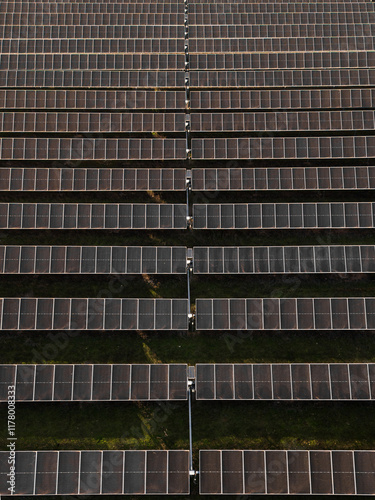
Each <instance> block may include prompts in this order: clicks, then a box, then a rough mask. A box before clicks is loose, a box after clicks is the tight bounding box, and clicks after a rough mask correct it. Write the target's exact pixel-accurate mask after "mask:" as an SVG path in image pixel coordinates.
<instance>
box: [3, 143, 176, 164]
mask: <svg viewBox="0 0 375 500" xmlns="http://www.w3.org/2000/svg"><path fill="white" fill-rule="evenodd" d="M0 151H1V159H2V160H20V159H28V160H72V161H78V160H157V159H158V160H162V159H164V160H178V159H185V158H186V145H185V140H184V139H88V138H85V139H79V138H75V139H68V138H66V139H62V138H53V139H52V138H49V139H47V138H37V139H34V138H26V139H25V138H21V137H20V138H2V139H0Z"/></svg>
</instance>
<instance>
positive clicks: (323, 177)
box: [0, 166, 375, 191]
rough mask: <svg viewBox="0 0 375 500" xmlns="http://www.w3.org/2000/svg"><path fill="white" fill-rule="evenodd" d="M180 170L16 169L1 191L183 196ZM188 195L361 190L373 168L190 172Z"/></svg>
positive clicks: (372, 179) (0, 179) (8, 172)
mask: <svg viewBox="0 0 375 500" xmlns="http://www.w3.org/2000/svg"><path fill="white" fill-rule="evenodd" d="M186 182H187V177H186V169H184V168H150V169H148V168H124V169H121V168H83V167H80V168H53V167H51V168H31V167H27V168H17V167H10V168H6V167H3V168H2V169H1V171H0V190H1V191H159V190H160V191H185V189H186ZM191 188H192V190H193V191H265V190H282V191H290V190H312V191H314V190H327V189H329V190H342V189H347V190H365V189H374V188H375V167H371V166H370V167H367V166H365V167H275V168H271V167H268V168H265V167H259V168H194V169H193V170H192V171H191Z"/></svg>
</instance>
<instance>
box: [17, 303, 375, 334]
mask: <svg viewBox="0 0 375 500" xmlns="http://www.w3.org/2000/svg"><path fill="white" fill-rule="evenodd" d="M9 300H10V299H9ZM374 300H375V299H373V298H363V297H353V298H351V297H350V298H347V297H340V298H282V299H279V298H275V299H271V298H262V299H261V298H259V299H258V298H257V299H254V298H251V299H250V298H249V299H196V302H195V304H196V316H195V317H196V329H197V330H371V329H372V328H374V326H375V314H374V312H373V310H372V308H373V303H374Z"/></svg>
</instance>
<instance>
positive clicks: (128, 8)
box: [0, 1, 361, 14]
mask: <svg viewBox="0 0 375 500" xmlns="http://www.w3.org/2000/svg"><path fill="white" fill-rule="evenodd" d="M343 5H346V4H343ZM359 5H361V4H359ZM336 10H337V9H336ZM355 10H358V7H357V9H355ZM183 11H184V9H183V5H182V4H181V3H177V2H176V3H173V4H172V3H170V4H165V5H164V3H163V4H151V3H134V4H133V3H123V4H121V3H119V2H116V3H114V2H111V3H97V2H95V3H83V2H72V3H66V2H65V3H64V2H49V3H48V4H46V5H43V4H40V3H37V2H13V1H9V2H7V1H5V2H4V3H3V4H2V7H1V10H0V12H6V13H8V14H10V13H13V12H16V13H18V12H22V13H29V12H30V13H34V12H35V13H43V14H46V13H51V14H55V13H59V14H61V13H64V14H68V13H83V14H85V13H94V14H96V13H104V14H112V13H114V14H116V13H140V14H146V13H160V14H168V13H177V12H183Z"/></svg>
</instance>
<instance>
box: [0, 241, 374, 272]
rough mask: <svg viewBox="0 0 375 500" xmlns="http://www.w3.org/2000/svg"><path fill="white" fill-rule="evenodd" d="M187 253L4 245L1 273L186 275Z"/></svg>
mask: <svg viewBox="0 0 375 500" xmlns="http://www.w3.org/2000/svg"><path fill="white" fill-rule="evenodd" d="M369 251H370V255H371V250H369ZM186 254H187V251H186V248H185V247H177V246H176V247H167V246H161V247H142V246H139V247H121V246H109V247H103V246H99V247H96V246H91V247H90V246H12V245H8V246H0V273H2V274H14V273H16V274H19V273H20V274H71V273H72V274H100V273H102V274H116V275H119V274H144V273H147V274H186ZM370 258H371V257H370ZM370 266H371V263H370Z"/></svg>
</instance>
